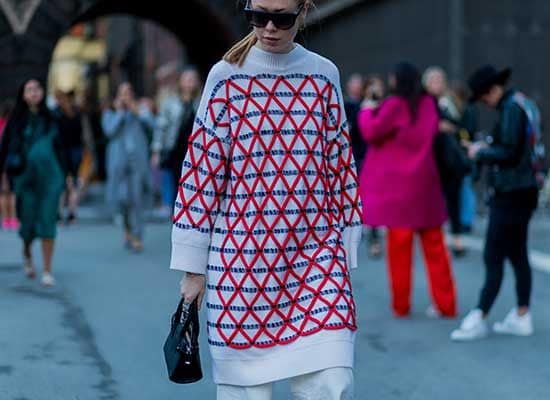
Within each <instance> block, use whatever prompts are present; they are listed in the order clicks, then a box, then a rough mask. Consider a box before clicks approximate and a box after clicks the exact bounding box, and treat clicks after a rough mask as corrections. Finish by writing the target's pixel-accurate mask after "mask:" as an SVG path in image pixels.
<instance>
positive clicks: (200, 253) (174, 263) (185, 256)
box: [170, 241, 209, 275]
mask: <svg viewBox="0 0 550 400" xmlns="http://www.w3.org/2000/svg"><path fill="white" fill-rule="evenodd" d="M208 253H209V250H208V247H206V248H205V247H198V246H193V245H190V244H188V243H179V242H174V241H173V242H172V256H171V259H170V269H174V270H177V271H185V272H191V273H194V274H202V275H206V266H207V264H208Z"/></svg>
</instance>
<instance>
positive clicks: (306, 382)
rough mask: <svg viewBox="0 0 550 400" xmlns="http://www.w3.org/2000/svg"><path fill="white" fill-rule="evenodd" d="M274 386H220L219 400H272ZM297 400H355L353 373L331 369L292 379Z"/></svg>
mask: <svg viewBox="0 0 550 400" xmlns="http://www.w3.org/2000/svg"><path fill="white" fill-rule="evenodd" d="M272 389H273V384H272V383H266V384H264V385H258V386H231V385H218V396H217V400H271V398H272ZM290 391H291V392H292V398H293V400H352V399H353V370H352V369H351V368H331V369H326V370H324V371H319V372H314V373H312V374H307V375H301V376H297V377H294V378H292V379H290Z"/></svg>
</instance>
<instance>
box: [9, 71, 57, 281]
mask: <svg viewBox="0 0 550 400" xmlns="http://www.w3.org/2000/svg"><path fill="white" fill-rule="evenodd" d="M4 136H5V137H4V140H2V148H1V149H0V170H3V167H4V165H5V167H6V171H7V173H8V175H10V176H14V177H15V178H14V189H15V190H14V191H15V194H16V199H17V215H18V217H19V220H20V222H21V227H20V230H19V235H20V236H21V239H22V240H23V258H24V264H23V266H24V271H25V273H26V275H27V276H28V277H29V278H34V277H35V274H36V272H35V269H34V265H33V257H32V251H31V247H32V243H33V241H34V240H35V239H41V240H42V260H43V263H44V273H43V275H42V284H44V285H46V286H52V285H54V284H55V280H54V278H53V275H52V257H53V252H54V245H55V236H56V222H57V211H58V206H59V198H60V196H61V193H62V192H63V188H64V182H65V176H64V172H63V168H62V161H61V160H62V149H61V144H60V141H59V135H58V129H57V125H56V123H55V120H54V119H53V117H52V115H51V113H50V112H49V110H48V108H47V107H46V103H45V97H44V86H43V85H42V84H41V83H40V82H39V81H38V80H35V79H29V80H27V81H26V82H25V83H24V84H23V85H22V87H21V89H20V91H19V94H18V97H17V102H16V105H15V108H14V110H13V112H12V114H11V116H10V119H9V121H8V125H7V127H6V132H5V134H4Z"/></svg>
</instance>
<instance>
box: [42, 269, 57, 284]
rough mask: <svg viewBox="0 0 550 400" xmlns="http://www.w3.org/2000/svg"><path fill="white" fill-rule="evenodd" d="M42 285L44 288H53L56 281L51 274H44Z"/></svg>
mask: <svg viewBox="0 0 550 400" xmlns="http://www.w3.org/2000/svg"><path fill="white" fill-rule="evenodd" d="M42 284H43V285H44V286H49V287H52V286H54V285H55V279H54V278H53V276H52V274H49V273H47V272H46V273H44V275H42Z"/></svg>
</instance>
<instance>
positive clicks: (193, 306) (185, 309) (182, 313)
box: [172, 297, 199, 346]
mask: <svg viewBox="0 0 550 400" xmlns="http://www.w3.org/2000/svg"><path fill="white" fill-rule="evenodd" d="M191 323H192V324H193V330H192V334H193V335H192V337H191V344H192V345H193V346H195V345H197V343H198V341H199V311H198V304H197V300H196V299H195V300H194V301H193V302H191V303H185V300H184V298H183V297H182V298H181V300H180V302H179V304H178V308H177V309H176V312H175V314H174V316H173V317H172V330H175V328H176V326H177V325H178V324H181V325H183V327H182V330H181V331H182V332H185V331H186V330H187V329H188V327H189V324H191ZM182 339H183V338H182Z"/></svg>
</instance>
